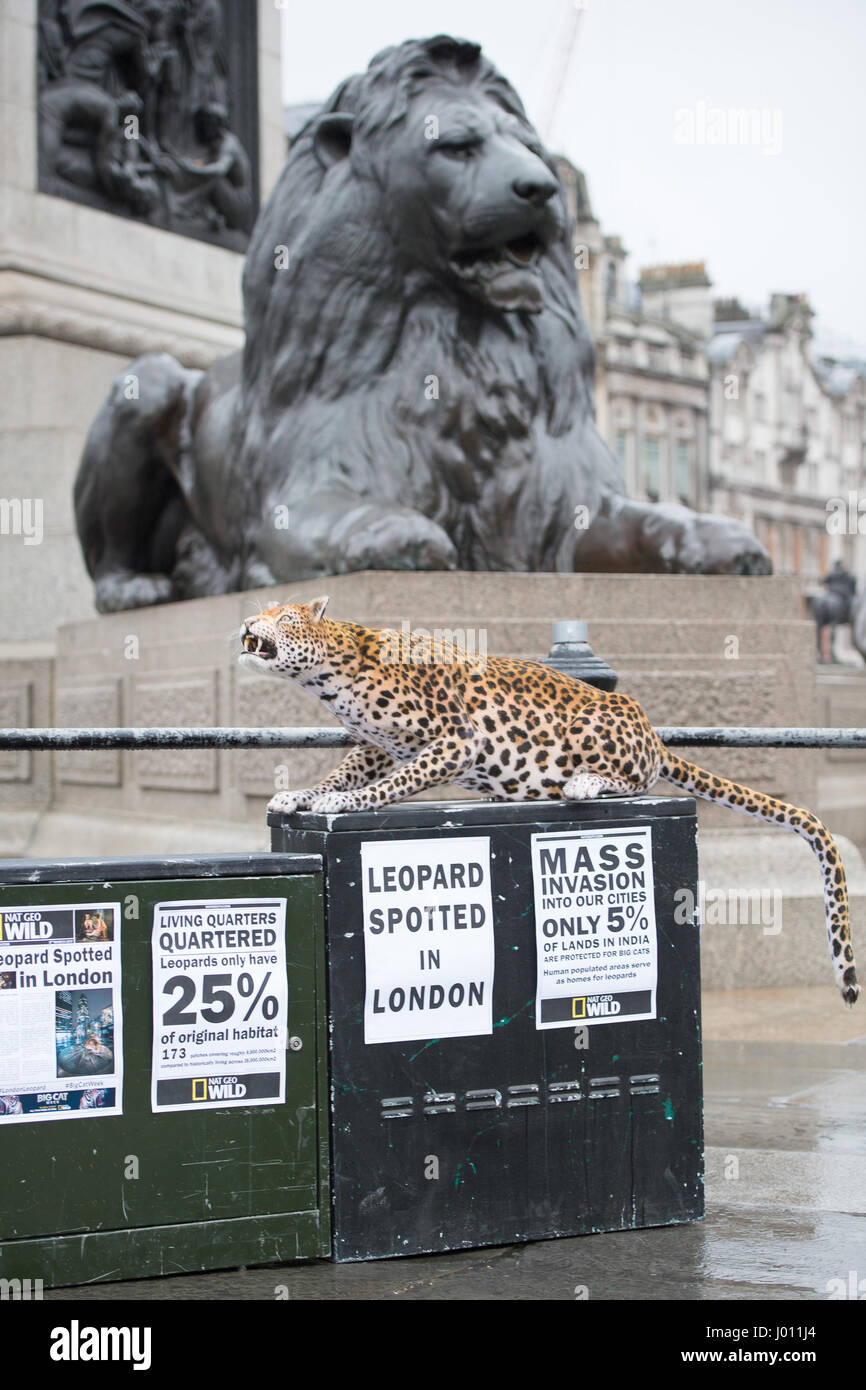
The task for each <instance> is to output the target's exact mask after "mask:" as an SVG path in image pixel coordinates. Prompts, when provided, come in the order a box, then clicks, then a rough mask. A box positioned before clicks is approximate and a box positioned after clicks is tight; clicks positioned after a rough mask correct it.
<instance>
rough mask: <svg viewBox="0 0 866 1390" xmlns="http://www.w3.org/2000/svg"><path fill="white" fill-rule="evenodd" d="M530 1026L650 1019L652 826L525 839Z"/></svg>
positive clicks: (654, 966)
mask: <svg viewBox="0 0 866 1390" xmlns="http://www.w3.org/2000/svg"><path fill="white" fill-rule="evenodd" d="M532 880H533V893H534V898H535V935H536V950H537V959H538V968H537V988H536V1002H535V1026H536V1028H567V1027H574V1026H575V1024H587V1023H615V1022H617V1021H619V1020H628V1022H629V1023H636V1022H637V1021H638V1020H640V1019H647V1018H655V1016H656V979H657V970H658V950H657V941H656V919H655V896H654V889H653V863H652V830H651V828H650V826H648V825H646V826H639V827H626V828H623V829H605V830H582V831H575V832H573V833H565V834H544V835H533V837H532Z"/></svg>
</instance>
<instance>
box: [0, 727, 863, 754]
mask: <svg viewBox="0 0 866 1390" xmlns="http://www.w3.org/2000/svg"><path fill="white" fill-rule="evenodd" d="M656 733H657V734H658V736H659V738H660V739H661V741H662V743H664V744H666V745H667V746H668V747H671V748H681V747H691V748H863V749H866V729H795V728H788V729H784V728H775V729H770V728H766V729H764V728H725V727H717V728H688V727H683V726H679V725H673V726H665V727H662V726H660V727H657V728H656ZM354 742H355V740H354V739H353V738H352V736H351V734H349V733H348V732H347V731H346V730H345V729H343V728H339V727H337V728H298V729H294V728H286V729H248V728H247V729H245V728H226V729H216V728H187V729H182V728H164V729H0V751H3V750H10V751H11V750H14V749H22V748H25V749H30V750H32V751H36V752H66V751H68V750H72V749H82V750H88V749H89V750H91V751H92V750H95V749H100V748H132V749H136V748H223V749H230V748H285V749H293V748H348V747H350V746H351V745H352V744H353V743H354Z"/></svg>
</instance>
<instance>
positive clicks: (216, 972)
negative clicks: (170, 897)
mask: <svg viewBox="0 0 866 1390" xmlns="http://www.w3.org/2000/svg"><path fill="white" fill-rule="evenodd" d="M285 925H286V902H285V899H284V898H261V899H253V898H240V899H231V898H216V899H205V900H202V899H193V900H184V901H182V902H165V903H157V904H156V905H155V907H154V909H153V937H152V942H153V1069H152V1081H151V1107H152V1109H153V1110H154V1112H157V1111H174V1110H225V1109H227V1108H229V1107H235V1106H239V1105H244V1106H247V1105H274V1104H276V1103H277V1102H281V1101H284V1100H285V1096H286V1028H287V1016H288V997H289V989H288V975H287V970H286V934H285Z"/></svg>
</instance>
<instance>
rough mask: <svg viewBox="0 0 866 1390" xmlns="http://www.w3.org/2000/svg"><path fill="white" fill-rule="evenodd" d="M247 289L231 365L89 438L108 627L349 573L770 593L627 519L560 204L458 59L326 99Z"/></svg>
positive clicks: (255, 243)
mask: <svg viewBox="0 0 866 1390" xmlns="http://www.w3.org/2000/svg"><path fill="white" fill-rule="evenodd" d="M243 291H244V307H245V319H246V346H245V348H244V350H243V352H242V353H239V354H236V355H235V356H233V357H230V358H227V359H226V360H225V361H223V362H221V363H219V364H217V366H215V367H214V368H212V369H211V370H210V371H209V372H207V373H205V374H203V373H201V372H197V371H191V370H187V369H185V368H183V367H181V366H180V365H179V364H178V363H177V362H176V361H174V359H173V358H171V357H168V356H165V355H148V356H146V357H143V358H140V359H139V360H138V361H137V362H136V363H134V364H133V365H132V367H130V368H129V369H128V371H127V372H125V373H123V374H122V375H121V376H120V377H119V378H118V379H117V381H116V383H115V385H114V388H113V390H112V392H111V394H110V396H109V398H108V400H107V401H106V403H105V404H104V406H103V407H102V410H101V411H100V413H99V415H98V417H97V419H96V421H95V422H94V424H93V427H92V429H91V432H90V435H89V437H88V441H87V444H86V447H85V451H84V454H83V457H82V461H81V467H80V470H79V474H78V478H77V480H76V485H75V505H76V515H77V521H78V528H79V535H80V538H81V543H82V547H83V550H84V555H85V559H86V562H87V565H88V569H89V571H90V574H91V575H92V577H93V579H94V581H95V587H96V602H97V606H98V607H99V608H100V609H101V610H102V611H110V610H115V609H122V608H129V607H135V606H139V605H142V604H148V603H157V602H160V601H164V600H168V599H181V598H189V597H196V596H200V595H205V594H215V593H225V592H228V591H231V590H236V589H242V588H250V587H254V586H259V585H270V584H275V583H280V582H283V581H287V580H297V579H307V578H313V577H315V576H319V575H325V574H339V573H344V572H347V571H351V570H360V569H393V568H397V569H454V568H461V569H469V570H555V571H571V570H575V569H581V570H624V571H667V572H670V571H694V572H705V573H710V572H712V573H721V572H729V573H730V572H734V573H766V572H768V571H769V569H770V562H769V557H768V555H767V553H766V551H765V550H764V549H763V547H762V546H760V545H759V543H758V542H757V541H756V540H755V538H754V537H753V536H752V535H751V534H750V533H749V532H748V531H746V530H745V529H744V528H743V527H742V526H740V525H739V524H738V523H736V522H733V521H730V520H728V519H726V518H722V517H716V516H707V515H700V514H698V513H695V512H692V511H689V510H688V509H687V508H685V507H679V506H666V505H657V506H650V505H643V504H640V503H637V502H633V501H630V500H629V499H628V498H627V497H626V495H625V485H624V480H623V477H622V475H621V471H620V468H619V465H618V463H617V461H616V459H615V458H614V456H613V454H612V453H611V451H610V450H609V449H608V447H607V445H606V444H605V443H604V441H603V440H602V439H601V436H600V435H599V433H598V431H597V430H596V426H595V421H594V418H593V386H592V382H593V345H592V341H591V337H590V334H589V331H588V328H587V325H586V321H585V319H584V316H583V312H582V310H581V306H580V298H579V295H578V291H577V281H576V272H575V268H574V256H573V250H572V234H571V228H570V226H569V219H568V213H567V209H566V201H565V195H564V190H563V187H562V185H561V183H560V180H559V177H558V175H557V172H556V168H555V165H554V162H553V159H552V157H551V155H550V154H549V153H548V152H547V151H546V150H545V149H544V148H543V146H542V144H541V141H540V140H539V137H538V135H537V134H536V132H535V131H534V129H533V128H532V126H531V125H530V123H529V121H528V120H527V117H526V114H525V112H524V110H523V107H522V105H521V102H520V99H519V98H518V96H517V94H516V92H515V91H514V89H513V88H512V87H511V86H510V84H509V83H508V82H507V81H506V80H505V79H504V78H503V77H502V76H501V75H500V74H499V73H498V72H497V71H496V69H495V68H494V67H493V66H492V65H491V64H490V63H489V62H488V61H487V60H486V59H485V58H484V56H483V55H482V53H481V50H480V48H479V47H478V46H477V45H476V44H473V43H467V42H464V41H460V40H456V39H452V38H448V37H444V36H440V37H438V38H433V39H427V40H411V41H408V42H406V43H402V44H400V45H399V46H396V47H394V48H389V49H386V50H385V51H384V52H382V53H380V54H378V56H377V57H375V58H374V59H373V60H372V62H371V63H370V66H369V68H368V70H367V71H366V72H365V73H363V74H360V75H356V76H353V77H350V78H349V79H348V80H347V81H345V82H344V83H343V84H342V85H341V86H340V87H339V88H338V89H337V91H336V92H335V93H334V94H333V96H332V97H331V98H330V100H329V101H328V102H327V103H326V104H325V106H324V107H323V108H322V109H321V111H320V112H319V113H317V115H316V116H315V117H314V118H313V119H312V120H311V121H310V122H309V123H308V124H307V125H306V127H305V128H304V129H303V131H302V132H301V133H300V135H299V137H298V138H297V140H296V141H295V143H294V145H293V146H292V149H291V152H290V154H289V157H288V160H287V163H286V165H285V167H284V169H283V171H282V174H281V176H280V178H279V180H278V182H277V184H276V187H275V188H274V190H273V192H272V194H271V196H270V199H269V201H268V203H267V205H266V206H265V207H264V208H263V210H262V213H261V215H260V217H259V219H258V222H257V224H256V227H255V230H254V233H253V239H252V242H251V245H250V249H249V252H248V255H247V259H246V264H245V268H244V277H243ZM130 375H132V376H133V377H134V378H135V379H136V380H137V390H136V392H135V393H134V394H135V399H127V396H128V394H130V393H129V392H128V389H127V383H128V381H129V378H130Z"/></svg>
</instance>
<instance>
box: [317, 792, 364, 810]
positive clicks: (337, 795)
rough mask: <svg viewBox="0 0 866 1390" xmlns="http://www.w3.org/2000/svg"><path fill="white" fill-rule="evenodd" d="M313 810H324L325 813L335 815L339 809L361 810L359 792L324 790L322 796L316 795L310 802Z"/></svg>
mask: <svg viewBox="0 0 866 1390" xmlns="http://www.w3.org/2000/svg"><path fill="white" fill-rule="evenodd" d="M310 810H311V811H320V812H324V814H325V815H334V814H335V813H336V812H337V811H359V810H361V807H360V806H359V804H358V795H357V793H352V792H322V793H321V795H320V796H314V797H313V799H312V801H311V802H310Z"/></svg>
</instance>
